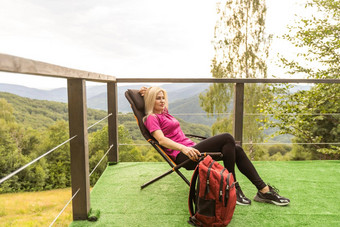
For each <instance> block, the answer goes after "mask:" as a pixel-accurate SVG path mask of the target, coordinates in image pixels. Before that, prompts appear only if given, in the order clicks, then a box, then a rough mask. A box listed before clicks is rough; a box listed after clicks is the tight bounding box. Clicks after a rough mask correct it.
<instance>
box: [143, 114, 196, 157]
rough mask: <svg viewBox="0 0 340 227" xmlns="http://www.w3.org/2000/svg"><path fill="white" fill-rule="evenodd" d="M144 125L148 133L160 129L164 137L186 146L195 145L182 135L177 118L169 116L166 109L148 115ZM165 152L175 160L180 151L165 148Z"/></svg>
mask: <svg viewBox="0 0 340 227" xmlns="http://www.w3.org/2000/svg"><path fill="white" fill-rule="evenodd" d="M144 125H145V126H146V128H147V129H148V130H149V132H150V133H152V132H154V131H156V130H162V132H163V134H164V136H165V137H167V138H169V139H171V140H172V141H175V142H176V143H179V144H182V145H184V146H187V147H191V146H194V145H195V142H193V141H192V140H190V139H189V138H187V137H186V136H185V135H184V133H183V131H182V129H181V127H180V125H179V122H178V120H177V119H176V118H174V117H173V116H171V115H170V114H169V113H168V111H167V110H166V109H165V110H164V111H163V113H161V114H152V115H149V116H148V118H147V119H146V120H145V122H144ZM165 152H166V153H167V154H168V155H169V157H170V158H171V159H172V160H176V157H177V155H178V154H179V153H180V151H177V150H172V149H169V148H166V149H165Z"/></svg>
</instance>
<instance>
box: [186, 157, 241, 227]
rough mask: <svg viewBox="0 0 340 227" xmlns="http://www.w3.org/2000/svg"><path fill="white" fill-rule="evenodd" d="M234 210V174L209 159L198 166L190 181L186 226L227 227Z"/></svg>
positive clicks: (206, 158) (205, 159)
mask: <svg viewBox="0 0 340 227" xmlns="http://www.w3.org/2000/svg"><path fill="white" fill-rule="evenodd" d="M197 179H198V180H197ZM235 206H236V190H235V182H234V177H233V174H232V173H229V172H228V170H227V169H226V168H224V167H223V166H222V165H220V164H219V163H218V162H216V161H214V160H213V159H212V158H211V157H210V156H209V155H208V156H207V157H205V158H204V159H203V160H202V161H200V162H199V164H198V165H197V167H196V169H195V171H194V174H193V176H192V179H191V183H190V191H189V211H190V218H189V221H188V223H189V224H191V225H194V226H216V227H217V226H221V227H222V226H227V225H228V224H229V222H230V221H231V218H232V217H233V214H234V210H235Z"/></svg>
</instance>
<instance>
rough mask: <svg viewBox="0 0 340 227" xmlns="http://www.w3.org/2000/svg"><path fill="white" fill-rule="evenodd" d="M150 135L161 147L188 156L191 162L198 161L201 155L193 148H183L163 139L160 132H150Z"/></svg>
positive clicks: (165, 138) (167, 139)
mask: <svg viewBox="0 0 340 227" xmlns="http://www.w3.org/2000/svg"><path fill="white" fill-rule="evenodd" d="M151 134H152V136H153V137H154V138H155V139H156V140H157V141H158V143H159V144H160V145H161V146H163V147H166V148H169V149H172V150H178V151H181V152H182V153H183V154H185V155H186V156H188V157H189V158H190V159H191V160H193V161H196V160H198V157H199V156H200V155H201V153H200V152H199V151H198V150H197V149H195V148H193V147H187V146H184V145H182V144H179V143H176V142H175V141H173V140H171V139H169V138H167V137H165V136H164V134H163V132H162V130H156V131H154V132H152V133H151Z"/></svg>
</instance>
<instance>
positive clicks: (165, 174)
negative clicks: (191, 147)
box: [141, 159, 190, 189]
mask: <svg viewBox="0 0 340 227" xmlns="http://www.w3.org/2000/svg"><path fill="white" fill-rule="evenodd" d="M189 161H190V159H188V160H186V161H184V162H182V163H181V164H179V165H177V166H175V167H174V168H172V169H170V170H169V171H167V172H165V173H163V174H162V175H160V176H158V177H156V178H154V179H152V180H151V181H149V182H147V183H145V184H143V185H142V186H141V189H143V188H145V187H147V186H149V185H150V184H152V183H154V182H156V181H158V180H160V179H162V178H163V177H165V176H167V175H169V174H171V173H173V172H174V171H176V173H177V174H178V175H179V176H180V177H181V178H182V179H183V180H184V182H185V183H187V185H189V186H190V182H189V181H188V179H187V178H186V177H185V176H184V175H183V174H182V173H181V172H180V171H179V170H178V169H179V168H181V167H182V166H184V165H185V164H186V163H187V162H189Z"/></svg>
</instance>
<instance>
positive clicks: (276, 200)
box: [139, 87, 290, 206]
mask: <svg viewBox="0 0 340 227" xmlns="http://www.w3.org/2000/svg"><path fill="white" fill-rule="evenodd" d="M139 93H140V94H141V95H142V96H144V101H145V114H146V116H145V117H144V119H143V121H144V124H145V126H146V128H147V129H148V130H149V132H150V133H151V135H152V136H153V137H154V138H155V139H156V140H157V141H158V143H159V144H160V145H161V146H163V147H165V148H167V149H166V152H167V154H168V155H169V157H170V158H171V159H172V160H173V161H174V162H175V163H176V164H179V163H182V162H184V161H185V160H187V159H191V161H190V162H188V163H187V164H186V165H185V166H184V167H185V168H186V169H194V168H195V167H196V165H197V160H198V159H199V156H200V154H201V153H200V151H202V152H222V154H223V164H224V167H225V168H227V170H228V171H229V172H231V173H232V174H233V175H234V178H235V181H236V176H235V163H236V165H237V167H238V169H239V170H240V172H241V173H242V174H244V175H245V176H246V177H247V178H248V179H249V180H250V181H251V182H252V183H253V184H254V186H255V187H256V188H257V189H258V192H257V194H256V196H255V197H254V200H255V201H257V202H266V203H271V204H275V205H278V206H284V205H288V204H289V202H290V200H289V199H287V198H284V197H282V196H280V195H279V194H278V193H277V189H275V188H273V187H271V186H270V185H266V184H265V183H264V182H263V180H262V179H261V177H260V176H259V175H258V173H257V171H256V169H255V167H254V166H253V164H252V163H251V162H250V160H249V159H248V157H247V155H246V154H245V152H244V151H243V149H242V148H241V147H240V146H237V145H235V140H234V138H233V137H232V136H231V135H230V134H228V133H223V134H220V135H216V136H212V137H210V138H207V139H205V140H203V141H201V142H199V143H197V144H196V143H195V142H193V141H192V140H190V139H189V138H187V137H186V136H185V135H184V133H183V131H182V130H181V128H180V125H179V122H178V121H177V120H176V119H175V118H174V117H173V116H171V115H170V114H169V113H168V98H167V93H166V91H165V90H164V89H161V88H159V87H150V88H146V87H142V88H141V89H140V91H139ZM235 186H236V195H237V204H238V205H250V204H251V200H250V199H248V198H247V197H246V196H245V195H244V194H243V192H242V190H241V187H240V185H239V183H236V185H235Z"/></svg>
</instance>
